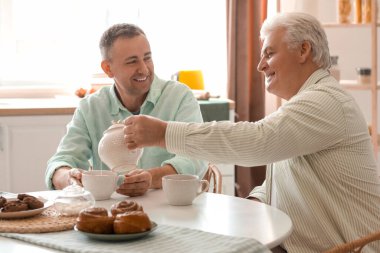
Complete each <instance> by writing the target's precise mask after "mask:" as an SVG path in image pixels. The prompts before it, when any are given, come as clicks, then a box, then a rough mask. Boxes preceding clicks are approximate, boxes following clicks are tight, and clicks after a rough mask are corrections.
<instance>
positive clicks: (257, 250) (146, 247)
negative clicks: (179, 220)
mask: <svg viewBox="0 0 380 253" xmlns="http://www.w3.org/2000/svg"><path fill="white" fill-rule="evenodd" d="M0 236H4V237H9V238H14V239H19V240H22V241H26V242H29V243H32V244H36V245H40V246H44V247H48V248H52V249H56V250H61V251H64V252H72V253H121V252H122V253H132V252H134V253H136V252H148V253H157V252H165V253H171V252H181V253H190V252H194V253H195V252H196V253H199V252H208V253H214V252H215V253H216V252H218V253H223V252H229V253H233V252H237V253H248V252H250V253H270V252H271V251H270V250H269V249H268V248H267V247H265V246H264V245H262V244H261V243H259V242H258V241H256V240H254V239H251V238H243V237H232V236H225V235H218V234H214V233H208V232H203V231H200V230H195V229H189V228H181V227H175V226H168V225H162V224H159V225H158V227H157V229H156V230H155V231H153V232H152V233H150V234H149V235H147V236H145V237H143V238H141V239H137V240H132V241H123V242H103V241H95V240H91V239H88V237H86V236H84V235H82V234H80V233H79V232H77V231H74V230H71V231H64V232H55V233H45V234H14V233H0Z"/></svg>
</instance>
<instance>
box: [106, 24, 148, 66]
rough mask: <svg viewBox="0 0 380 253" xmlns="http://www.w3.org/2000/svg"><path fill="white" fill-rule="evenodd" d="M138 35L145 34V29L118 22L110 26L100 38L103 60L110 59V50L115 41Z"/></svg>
mask: <svg viewBox="0 0 380 253" xmlns="http://www.w3.org/2000/svg"><path fill="white" fill-rule="evenodd" d="M138 35H144V36H145V33H144V31H143V30H142V29H141V28H140V27H138V26H136V25H133V24H126V23H122V24H116V25H113V26H111V27H110V28H108V29H107V30H106V31H105V32H104V33H103V35H102V37H101V38H100V42H99V48H100V53H101V55H102V58H103V60H105V59H109V55H108V53H109V50H110V49H111V47H112V45H113V43H114V42H115V41H116V39H118V38H120V37H123V38H133V37H135V36H138Z"/></svg>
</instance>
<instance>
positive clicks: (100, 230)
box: [76, 207, 114, 234]
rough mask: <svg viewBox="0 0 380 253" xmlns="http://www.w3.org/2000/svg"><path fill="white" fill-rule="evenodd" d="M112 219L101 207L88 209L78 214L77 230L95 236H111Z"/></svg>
mask: <svg viewBox="0 0 380 253" xmlns="http://www.w3.org/2000/svg"><path fill="white" fill-rule="evenodd" d="M113 221H114V217H113V216H109V215H108V212H107V209H105V208H103V207H88V208H86V209H84V210H82V211H81V212H80V213H79V216H78V218H77V223H76V227H77V229H78V230H80V231H83V232H87V233H95V234H112V233H113Z"/></svg>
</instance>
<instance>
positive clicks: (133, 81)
mask: <svg viewBox="0 0 380 253" xmlns="http://www.w3.org/2000/svg"><path fill="white" fill-rule="evenodd" d="M99 46H100V51H101V55H102V62H101V67H102V69H103V71H104V72H105V73H106V74H107V75H108V77H110V78H112V79H113V80H114V82H115V83H114V85H112V86H110V87H104V88H102V89H101V90H100V91H98V92H96V93H95V94H93V95H90V96H88V97H86V98H84V99H82V100H81V101H80V104H79V107H78V108H77V110H76V111H75V114H74V116H73V119H72V121H71V122H70V123H69V125H68V131H67V133H66V135H65V136H64V137H63V139H62V140H61V143H60V144H59V147H58V150H57V153H56V154H55V155H54V156H53V157H52V158H51V159H50V160H49V161H48V168H47V171H46V184H47V186H48V187H49V188H50V189H62V188H64V187H66V186H68V185H69V184H70V182H72V181H73V180H74V181H77V183H79V184H81V170H87V169H88V168H89V167H90V164H91V165H92V167H93V168H94V169H110V168H107V166H106V165H105V164H103V163H102V162H101V160H100V158H99V155H98V145H99V141H100V139H101V138H102V136H103V132H104V131H105V130H106V129H107V128H108V127H109V126H110V125H111V123H112V121H121V120H124V119H125V118H127V117H129V116H131V115H139V114H144V115H151V116H154V117H157V118H160V119H162V120H173V121H183V122H202V115H201V112H200V108H199V104H198V102H197V100H196V99H195V97H194V95H193V93H192V91H191V90H190V89H189V88H188V87H187V86H186V85H184V84H181V83H178V82H176V81H164V80H161V79H159V78H158V77H157V76H156V75H155V74H154V64H153V59H152V52H151V49H150V44H149V41H148V39H147V37H146V35H145V33H144V32H143V31H142V30H141V29H140V28H139V27H137V26H135V25H132V24H116V25H114V26H112V27H110V28H109V29H108V30H107V31H105V32H104V34H103V36H102V38H101V40H100V45H99ZM138 167H139V168H140V169H137V170H134V171H132V172H130V173H129V174H127V175H126V177H125V179H124V182H123V183H122V184H121V185H120V186H119V188H118V189H117V192H118V193H121V194H124V195H128V196H138V195H142V194H144V193H145V192H146V191H147V190H148V189H149V188H161V178H162V176H164V175H168V174H175V173H178V174H194V175H198V176H199V177H202V176H203V175H204V173H205V171H206V169H207V164H206V163H205V162H203V161H200V160H195V159H189V158H184V157H180V156H176V155H174V154H172V153H169V152H167V151H166V150H165V149H162V148H146V149H144V151H143V155H142V157H141V159H140V161H139V164H138ZM99 187H101V186H99Z"/></svg>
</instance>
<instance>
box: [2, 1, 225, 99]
mask: <svg viewBox="0 0 380 253" xmlns="http://www.w3.org/2000/svg"><path fill="white" fill-rule="evenodd" d="M225 5H226V3H225V1H220V0H207V1H204V0H191V1H185V0H160V1H157V0H0V88H6V87H7V88H11V90H12V89H13V88H17V87H25V88H27V87H29V88H33V89H34V88H37V87H40V88H41V89H39V92H43V91H44V90H47V89H49V88H51V87H54V88H57V87H64V89H66V90H67V89H69V90H70V89H71V90H72V89H75V88H79V87H88V86H89V85H90V84H91V82H92V78H93V76H94V74H97V73H102V72H103V71H102V70H101V68H100V53H99V49H98V43H99V39H100V36H101V34H102V33H103V31H104V30H105V29H107V28H108V27H109V26H110V25H112V24H115V23H119V22H128V23H135V24H137V25H139V26H140V27H141V28H142V29H143V30H144V31H145V33H146V34H147V37H148V39H149V41H150V44H151V48H152V54H153V60H154V63H155V72H156V74H157V75H158V76H159V77H161V78H163V79H170V78H171V75H172V74H173V73H175V72H177V71H178V70H182V69H201V70H202V71H203V75H204V79H205V86H206V89H207V90H209V91H210V92H211V93H213V94H218V95H222V96H225V95H226V82H227V63H226V62H227V60H226V57H227V49H226V6H225Z"/></svg>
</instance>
